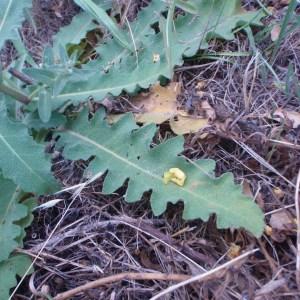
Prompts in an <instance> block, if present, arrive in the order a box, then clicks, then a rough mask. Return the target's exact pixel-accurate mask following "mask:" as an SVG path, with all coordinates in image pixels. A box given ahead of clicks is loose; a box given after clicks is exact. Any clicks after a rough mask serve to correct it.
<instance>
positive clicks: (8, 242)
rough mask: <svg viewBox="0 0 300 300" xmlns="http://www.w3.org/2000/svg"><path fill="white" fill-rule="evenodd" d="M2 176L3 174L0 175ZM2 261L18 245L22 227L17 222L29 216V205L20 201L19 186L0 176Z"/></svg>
mask: <svg viewBox="0 0 300 300" xmlns="http://www.w3.org/2000/svg"><path fill="white" fill-rule="evenodd" d="M0 176H1V175H0ZM0 188H1V195H0V245H1V251H0V262H2V261H4V260H6V259H7V258H8V257H9V255H10V253H11V252H12V251H13V250H14V249H15V248H16V247H17V246H18V244H19V243H18V242H17V241H16V239H17V238H18V237H19V236H20V235H21V233H22V231H21V230H22V228H21V227H20V226H18V225H16V224H15V222H16V221H19V220H21V219H22V218H25V217H26V216H27V213H28V211H27V207H26V206H25V205H23V204H20V203H18V193H19V192H18V190H17V186H16V185H15V184H14V183H13V182H12V181H10V180H6V179H3V178H2V177H0Z"/></svg>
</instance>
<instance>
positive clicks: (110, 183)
mask: <svg viewBox="0 0 300 300" xmlns="http://www.w3.org/2000/svg"><path fill="white" fill-rule="evenodd" d="M104 116H105V113H104V112H103V111H99V112H98V113H97V114H96V115H95V116H94V118H93V119H92V120H90V121H89V120H88V114H87V112H86V111H85V112H83V113H81V114H80V116H79V118H78V119H77V120H74V121H71V122H70V123H68V124H67V126H66V129H65V130H64V131H63V132H62V133H61V134H60V135H61V137H60V139H59V147H60V146H64V155H65V156H66V157H68V158H70V159H88V158H90V157H91V156H95V158H94V159H93V161H92V162H91V163H90V165H89V166H88V169H87V172H88V173H87V174H91V175H92V176H94V175H97V174H98V175H100V174H104V173H105V171H106V170H108V173H107V176H106V177H105V180H104V183H103V192H104V193H107V194H109V193H112V192H114V191H115V190H116V189H117V188H119V187H120V186H121V185H122V184H123V183H124V182H125V180H126V179H128V178H129V182H128V188H127V192H126V195H125V199H126V201H128V202H135V201H138V200H139V199H140V198H141V197H142V195H143V193H144V192H145V191H149V190H151V191H152V193H151V206H152V209H153V212H154V214H155V215H159V214H161V213H163V212H164V211H165V210H166V207H167V203H168V202H171V203H176V202H178V201H179V200H182V201H183V202H184V213H183V215H184V218H185V219H196V218H201V219H202V220H204V221H206V220H207V219H208V218H209V216H210V215H211V214H213V213H215V214H216V215H217V225H218V227H219V228H227V227H235V228H236V227H244V228H246V229H247V230H249V231H251V232H252V233H253V234H255V235H256V236H259V235H260V234H261V233H262V230H263V227H264V226H263V225H264V223H263V214H262V212H261V210H260V209H259V207H258V206H257V205H256V204H255V203H254V202H253V201H251V199H250V198H248V197H247V196H245V195H243V193H242V190H241V186H240V185H236V184H234V180H233V176H232V174H231V173H226V174H224V175H222V176H221V177H218V178H215V177H214V168H215V163H214V161H212V160H198V161H194V162H188V161H186V159H185V158H184V157H182V156H178V155H179V154H180V153H181V152H182V151H183V142H184V140H183V138H182V137H176V138H172V139H169V140H167V141H166V142H165V143H163V144H160V145H158V146H156V147H154V148H150V143H151V141H152V139H153V136H154V134H155V132H156V126H155V125H153V124H152V125H147V126H144V127H141V128H139V127H137V125H136V124H135V122H134V120H133V117H132V115H126V116H125V117H123V118H122V119H121V120H120V121H119V122H117V123H116V124H114V125H112V126H109V125H108V124H107V122H106V120H104ZM170 168H179V169H181V170H182V171H183V172H184V173H185V174H186V176H187V180H186V182H185V184H184V186H183V187H180V186H178V185H176V184H173V183H169V184H164V181H163V175H164V172H166V171H168V170H169V169H170ZM245 216H247V217H246V218H245Z"/></svg>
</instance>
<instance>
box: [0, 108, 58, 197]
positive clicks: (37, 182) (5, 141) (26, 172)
mask: <svg viewBox="0 0 300 300" xmlns="http://www.w3.org/2000/svg"><path fill="white" fill-rule="evenodd" d="M0 168H1V169H2V173H3V176H4V177H6V178H9V179H11V180H13V181H14V182H15V183H16V184H18V185H19V186H20V187H21V188H22V190H24V191H26V192H33V193H37V194H43V193H47V192H49V191H52V190H54V189H55V188H56V187H57V184H56V182H55V180H54V178H53V177H52V175H51V172H50V170H51V164H50V161H49V160H47V158H46V155H45V153H44V146H43V145H41V144H37V143H36V142H35V141H34V140H33V139H32V137H31V136H29V134H28V130H27V128H26V127H24V125H23V124H22V123H18V122H14V121H12V120H10V119H9V118H8V117H7V115H6V114H5V113H4V111H2V112H0Z"/></svg>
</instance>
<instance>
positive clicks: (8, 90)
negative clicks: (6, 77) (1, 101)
mask: <svg viewBox="0 0 300 300" xmlns="http://www.w3.org/2000/svg"><path fill="white" fill-rule="evenodd" d="M0 92H2V93H4V94H6V95H9V96H11V97H13V98H15V99H16V100H17V101H19V102H21V103H23V104H25V105H27V104H29V103H30V101H31V100H30V98H28V97H27V96H26V95H25V94H23V93H21V92H19V91H18V90H16V89H14V88H12V87H10V86H7V85H5V84H4V83H0Z"/></svg>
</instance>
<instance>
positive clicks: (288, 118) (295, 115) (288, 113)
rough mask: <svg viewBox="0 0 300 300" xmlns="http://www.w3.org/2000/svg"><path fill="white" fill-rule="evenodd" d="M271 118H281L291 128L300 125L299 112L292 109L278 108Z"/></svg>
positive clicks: (278, 119) (277, 119)
mask: <svg viewBox="0 0 300 300" xmlns="http://www.w3.org/2000/svg"><path fill="white" fill-rule="evenodd" d="M271 118H272V119H274V120H276V121H279V122H282V120H283V121H284V123H285V124H286V125H287V126H289V127H292V128H297V127H298V126H299V125H300V113H299V112H296V111H292V110H284V109H282V108H278V109H276V110H275V112H274V113H273V116H271Z"/></svg>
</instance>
